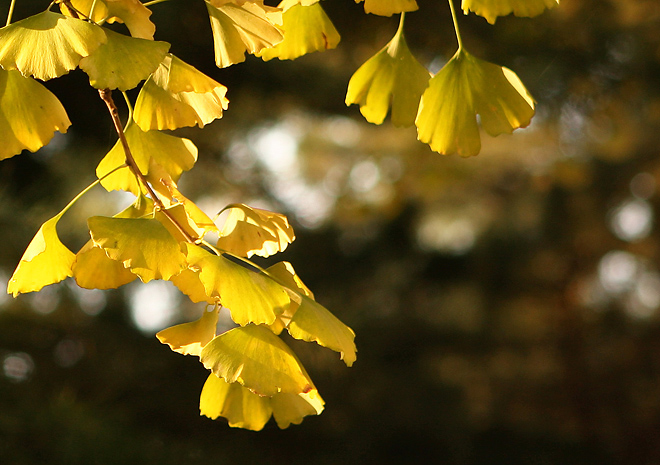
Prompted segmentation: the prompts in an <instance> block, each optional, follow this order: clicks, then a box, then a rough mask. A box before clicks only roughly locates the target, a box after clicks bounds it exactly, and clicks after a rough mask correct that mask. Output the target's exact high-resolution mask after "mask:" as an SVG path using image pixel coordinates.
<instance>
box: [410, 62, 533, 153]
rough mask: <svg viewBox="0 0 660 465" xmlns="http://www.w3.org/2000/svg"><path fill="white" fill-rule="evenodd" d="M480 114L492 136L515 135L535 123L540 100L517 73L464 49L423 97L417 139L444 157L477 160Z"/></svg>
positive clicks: (418, 118) (435, 79)
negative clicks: (526, 87) (455, 156)
mask: <svg viewBox="0 0 660 465" xmlns="http://www.w3.org/2000/svg"><path fill="white" fill-rule="evenodd" d="M477 115H479V116H480V118H481V126H482V127H483V128H484V130H486V132H487V133H488V134H490V135H491V136H496V135H498V134H502V133H508V134H510V133H511V132H513V130H514V129H517V128H521V127H525V126H527V125H528V124H529V123H530V121H531V119H532V116H534V100H533V99H532V97H531V96H530V95H529V93H528V92H527V89H525V87H524V86H523V84H522V82H521V81H520V79H519V78H518V76H516V74H515V73H514V72H513V71H511V70H510V69H508V68H504V67H502V66H498V65H495V64H492V63H488V62H486V61H483V60H480V59H478V58H476V57H474V56H472V55H471V54H469V53H468V52H467V51H465V50H464V49H460V50H459V51H458V52H456V55H454V57H453V58H452V59H451V60H450V61H449V62H448V63H447V64H446V65H445V66H444V68H442V69H441V70H440V71H439V72H438V74H436V75H435V76H434V77H433V78H432V79H431V82H430V83H429V87H428V89H427V90H426V91H425V92H424V95H422V99H421V103H420V108H419V113H418V114H417V119H416V121H415V124H416V125H417V137H418V138H419V140H420V141H422V142H426V143H428V144H429V145H430V146H431V149H432V150H434V151H436V152H439V153H442V154H450V153H455V152H458V153H459V154H460V155H461V156H464V157H467V156H471V155H476V154H478V153H479V150H480V149H481V139H480V136H479V128H478V126H477Z"/></svg>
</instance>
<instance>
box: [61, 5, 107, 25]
mask: <svg viewBox="0 0 660 465" xmlns="http://www.w3.org/2000/svg"><path fill="white" fill-rule="evenodd" d="M94 2H96V6H95V7H94V12H93V14H92V16H91V18H90V16H89V14H90V12H91V9H92V4H93V3H94ZM68 5H71V6H72V7H73V8H75V10H73V11H72V10H70V9H69V6H68ZM59 7H60V11H61V12H62V14H63V15H66V16H73V17H76V15H78V13H77V12H76V10H77V11H78V12H80V13H82V14H83V15H85V17H87V18H90V19H91V20H92V21H94V22H95V23H97V24H98V23H100V22H102V21H105V19H106V18H107V17H108V7H107V6H106V5H105V2H104V0H69V1H68V2H66V3H65V2H59Z"/></svg>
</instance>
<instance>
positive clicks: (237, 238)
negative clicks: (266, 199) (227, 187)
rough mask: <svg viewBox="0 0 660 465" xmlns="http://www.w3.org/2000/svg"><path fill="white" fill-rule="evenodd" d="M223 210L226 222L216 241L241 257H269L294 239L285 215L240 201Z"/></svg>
mask: <svg viewBox="0 0 660 465" xmlns="http://www.w3.org/2000/svg"><path fill="white" fill-rule="evenodd" d="M226 209H228V210H229V216H227V219H226V221H225V224H224V225H223V227H222V229H221V231H220V237H219V239H218V242H217V246H218V248H220V249H222V250H226V251H227V252H231V253H232V254H234V255H238V256H241V257H248V258H249V257H251V256H252V255H259V256H260V257H269V256H271V255H273V254H275V253H277V252H281V251H283V250H284V249H286V247H287V245H289V244H290V243H291V242H293V240H294V239H295V238H296V236H295V234H294V232H293V228H292V227H291V225H290V224H289V220H288V219H287V218H286V216H284V215H282V214H280V213H274V212H270V211H267V210H261V209H259V208H252V207H248V206H247V205H243V204H232V205H229V206H228V207H227V208H226Z"/></svg>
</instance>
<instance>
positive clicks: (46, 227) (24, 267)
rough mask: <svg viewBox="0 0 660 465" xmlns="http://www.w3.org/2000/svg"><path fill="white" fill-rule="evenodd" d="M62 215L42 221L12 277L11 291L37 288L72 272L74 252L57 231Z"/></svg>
mask: <svg viewBox="0 0 660 465" xmlns="http://www.w3.org/2000/svg"><path fill="white" fill-rule="evenodd" d="M61 217H62V213H60V214H59V215H57V216H54V217H53V218H51V219H49V220H48V221H46V222H45V223H44V224H42V225H41V227H40V228H39V231H37V234H36V235H35V236H34V238H33V239H32V241H31V242H30V244H29V245H28V247H27V249H25V252H24V253H23V256H22V257H21V260H20V262H19V263H18V266H17V267H16V270H15V271H14V274H13V275H12V276H11V278H10V279H9V283H8V285H7V293H8V294H12V295H13V296H14V297H16V296H17V295H18V294H21V293H26V292H35V291H38V290H40V289H41V288H42V287H44V286H48V285H49V284H55V283H58V282H60V281H62V280H63V279H65V278H67V277H69V276H71V265H72V264H73V261H74V259H75V255H74V254H73V252H71V251H70V250H69V249H68V248H67V247H66V246H65V245H64V244H62V242H61V241H60V238H59V236H58V235H57V222H58V221H59V220H60V218H61Z"/></svg>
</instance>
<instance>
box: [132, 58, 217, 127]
mask: <svg viewBox="0 0 660 465" xmlns="http://www.w3.org/2000/svg"><path fill="white" fill-rule="evenodd" d="M226 93H227V88H226V87H225V86H223V85H222V84H220V83H218V82H216V81H214V80H213V79H211V78H210V77H208V76H206V75H205V74H204V73H202V72H200V71H198V70H197V69H195V68H194V67H192V66H190V65H189V64H187V63H185V62H183V61H181V60H180V59H178V58H177V57H175V56H173V55H171V54H170V55H167V56H166V57H165V58H164V59H163V61H162V63H161V64H160V66H159V67H158V68H157V69H156V71H155V72H154V73H153V75H152V76H151V77H150V78H149V79H147V82H145V83H144V86H142V89H141V90H140V93H139V95H138V98H137V101H136V102H135V111H134V113H133V119H134V120H135V122H136V123H137V124H138V126H140V127H141V128H142V129H143V130H145V131H148V130H150V129H172V130H173V129H177V128H181V127H187V126H195V125H197V126H199V127H204V125H206V124H208V123H210V122H211V121H213V120H215V119H218V118H222V113H223V111H224V110H226V109H227V106H228V104H229V100H227V98H226V97H225V94H226Z"/></svg>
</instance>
